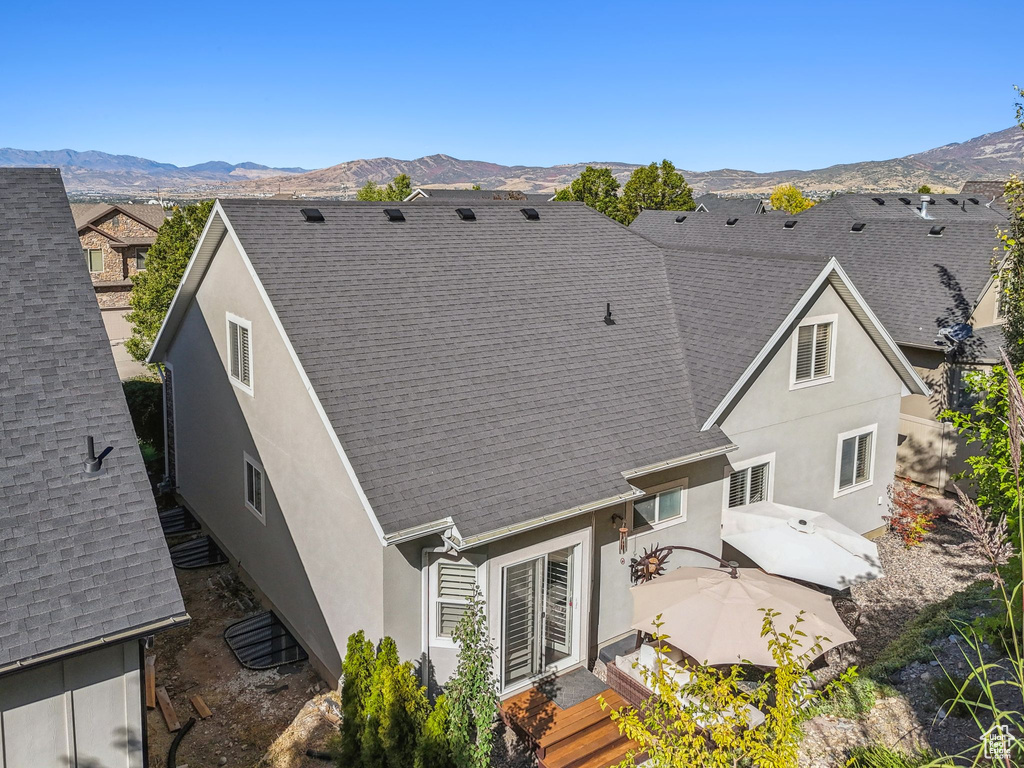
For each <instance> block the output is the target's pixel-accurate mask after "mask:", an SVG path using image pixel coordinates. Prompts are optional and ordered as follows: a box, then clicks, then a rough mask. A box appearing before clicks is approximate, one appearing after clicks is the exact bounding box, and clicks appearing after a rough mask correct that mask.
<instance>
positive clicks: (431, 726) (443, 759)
mask: <svg viewBox="0 0 1024 768" xmlns="http://www.w3.org/2000/svg"><path fill="white" fill-rule="evenodd" d="M450 714H451V710H450V708H449V706H448V699H447V697H445V696H443V695H442V696H438V697H437V701H435V702H434V711H433V712H431V713H430V715H429V716H428V717H427V720H426V722H425V723H424V724H423V732H422V734H420V743H419V747H418V748H417V750H416V768H455V758H454V756H453V755H452V747H451V743H450V742H449V741H448V719H449V715H450Z"/></svg>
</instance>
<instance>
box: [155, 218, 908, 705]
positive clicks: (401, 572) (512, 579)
mask: <svg viewBox="0 0 1024 768" xmlns="http://www.w3.org/2000/svg"><path fill="white" fill-rule="evenodd" d="M458 210H459V209H457V208H456V207H455V206H454V205H452V204H451V203H448V202H445V203H432V202H430V201H423V202H419V203H417V204H416V205H405V206H404V207H402V208H401V209H399V208H398V207H397V206H395V205H394V204H391V205H389V204H387V203H383V204H382V203H361V202H337V203H335V202H320V203H318V209H317V210H316V211H312V210H309V209H308V208H307V209H306V210H301V204H299V203H294V202H292V203H288V202H285V201H282V202H277V201H266V200H263V201H254V200H245V201H218V202H217V203H216V204H215V206H214V209H213V212H212V214H211V218H210V221H209V222H208V224H207V227H206V230H205V232H204V234H203V236H202V238H201V240H200V242H199V244H198V245H197V248H196V251H195V253H194V255H193V257H192V259H191V261H190V263H189V266H188V269H187V271H186V273H185V276H184V278H183V281H182V284H181V287H180V288H179V291H178V293H177V295H176V296H175V298H174V301H173V303H172V305H171V308H170V310H169V312H168V316H167V319H166V321H165V323H164V326H163V328H162V329H161V331H160V334H159V336H158V338H157V340H156V342H155V344H154V347H153V351H152V355H151V357H150V360H151V362H159V363H163V364H164V365H165V366H166V368H167V370H166V372H165V375H166V376H167V381H168V382H169V386H168V387H167V389H166V390H165V395H166V398H167V406H168V410H169V412H170V413H172V414H173V425H172V426H173V441H172V444H171V445H169V446H168V454H169V455H170V456H171V457H173V469H172V471H173V475H174V484H175V486H176V489H177V493H178V495H179V498H180V500H181V501H182V503H184V504H185V505H186V506H187V507H188V508H189V509H191V510H192V511H193V512H194V513H195V514H196V516H197V517H198V518H199V519H200V520H201V521H202V522H203V524H204V525H205V526H206V527H207V528H208V529H209V531H210V533H211V534H212V536H213V537H214V538H215V539H216V541H217V542H218V543H219V544H220V545H221V546H222V547H223V548H224V550H225V551H226V552H228V553H229V555H230V557H231V558H232V560H233V561H234V562H236V563H237V565H238V567H239V570H240V571H241V573H242V574H243V576H244V577H245V578H246V579H247V581H249V582H250V583H252V584H254V585H255V587H256V588H257V590H258V592H259V593H261V595H262V597H263V598H264V599H265V601H266V602H267V603H269V604H271V605H273V607H274V608H275V609H276V610H277V612H278V613H279V615H280V616H281V618H282V619H283V621H284V622H285V623H286V625H288V627H289V628H290V629H291V631H292V632H293V633H294V634H295V635H296V637H298V638H299V639H300V640H301V642H302V643H303V645H304V646H305V647H306V649H307V650H308V651H309V653H310V656H311V658H312V659H313V660H314V663H315V664H316V665H317V666H318V668H319V669H320V670H321V671H322V672H323V673H324V674H325V675H326V676H327V677H328V678H329V679H333V680H336V679H337V678H338V677H339V675H340V673H341V658H342V654H343V653H344V648H345V643H346V639H347V637H348V635H349V634H350V633H352V632H354V631H356V630H359V629H362V630H365V631H366V633H367V634H368V636H369V637H371V638H377V637H380V636H382V635H384V634H388V635H391V636H392V637H394V638H395V640H396V641H397V643H398V647H399V650H400V653H401V654H402V656H403V657H405V658H420V659H423V660H425V661H426V664H425V665H424V672H425V679H430V677H431V676H433V678H434V679H436V680H437V681H440V682H444V681H445V680H447V679H448V677H449V675H450V674H451V672H452V670H453V668H454V664H455V661H456V650H455V644H454V642H453V640H452V628H453V626H454V624H455V622H457V620H458V618H459V616H460V615H461V614H462V612H463V610H464V606H465V601H466V597H467V595H468V594H469V593H470V592H471V590H472V589H473V587H474V585H476V586H478V587H479V588H480V589H481V590H482V591H483V594H484V595H485V599H486V603H487V612H488V617H489V624H490V629H491V633H492V636H493V640H494V642H495V644H496V647H497V649H498V658H497V671H498V674H499V677H500V685H501V691H502V693H503V694H510V693H512V692H514V691H515V690H517V689H521V688H523V687H524V686H527V685H529V684H530V683H532V682H534V681H536V680H537V679H538V677H539V676H540V675H542V674H544V673H545V672H550V671H552V670H564V669H566V668H568V667H572V666H576V665H582V664H586V663H588V662H589V661H592V660H593V659H594V658H595V657H596V655H597V653H598V649H599V648H600V647H603V646H605V645H607V644H608V643H610V642H613V641H616V640H619V639H621V638H623V637H625V636H628V635H629V634H630V632H631V631H630V629H629V624H630V607H629V605H630V601H629V594H628V589H629V586H630V582H629V577H628V572H629V560H630V558H631V557H634V556H636V555H638V554H640V553H641V552H642V550H643V549H644V548H645V547H649V546H651V545H653V544H654V543H660V544H663V545H667V544H686V545H691V546H696V547H700V548H702V549H705V550H707V551H709V552H712V553H714V554H716V555H717V554H719V553H720V552H721V551H722V540H721V521H722V514H723V509H726V508H730V507H735V506H743V505H746V504H749V503H754V502H757V501H758V500H762V499H765V500H768V501H771V502H773V503H779V504H791V505H794V506H798V507H804V508H810V509H816V510H821V511H825V512H827V513H830V514H833V515H834V516H835V517H836V518H838V519H840V520H841V521H842V522H844V523H845V524H847V525H849V526H851V527H853V528H855V529H856V530H857V531H861V532H871V531H874V530H877V529H879V528H880V527H881V526H882V525H883V521H882V515H883V514H885V512H886V507H885V504H884V500H885V494H886V491H885V489H886V486H887V485H888V483H890V482H891V479H892V476H893V469H894V466H895V454H896V441H897V432H898V426H899V409H900V400H901V397H902V395H903V394H904V393H916V394H920V395H924V394H926V393H927V387H926V386H925V385H924V383H923V382H922V381H921V380H920V379H919V378H918V377H917V375H916V374H915V372H914V370H913V368H912V367H911V365H910V364H909V362H907V360H906V359H905V358H904V357H903V355H902V354H901V353H900V351H899V349H898V347H897V346H896V345H895V344H894V343H893V342H892V341H891V339H890V338H889V337H888V335H887V333H886V332H885V330H884V329H883V328H882V327H881V325H880V324H879V323H878V322H877V320H876V319H875V317H874V315H873V314H872V313H871V311H870V309H869V308H868V307H867V305H866V304H865V303H864V302H863V301H862V300H861V298H860V296H859V294H858V293H857V292H856V289H855V288H854V287H853V285H852V283H851V282H850V281H849V280H848V278H847V277H846V275H845V273H844V272H843V271H842V269H841V268H840V267H839V265H838V264H837V263H835V262H830V263H827V264H823V263H819V262H818V261H817V260H813V259H792V260H787V261H786V262H785V263H784V264H780V263H778V262H777V260H775V259H766V260H763V263H762V264H761V265H760V267H758V268H756V269H751V266H750V264H749V262H748V261H747V260H746V259H734V260H732V261H730V262H729V263H728V264H727V265H726V264H722V265H721V266H722V268H721V269H719V268H718V265H717V263H716V261H715V259H713V258H710V257H708V256H707V255H702V254H686V253H682V252H678V253H677V252H673V251H666V250H663V249H661V248H659V247H657V246H655V245H653V244H652V243H650V242H649V241H648V240H646V239H645V238H643V237H639V236H637V235H636V234H634V233H633V232H631V231H630V230H628V229H626V228H624V227H622V226H621V225H619V224H618V223H616V222H614V221H612V220H610V219H608V218H607V217H605V216H603V215H601V214H600V213H597V212H596V211H594V210H592V209H590V208H587V207H585V206H584V205H582V204H579V203H551V204H536V205H534V206H530V207H523V208H522V209H520V207H519V206H513V205H509V204H507V203H505V202H486V201H480V202H477V203H474V204H473V206H472V209H471V211H470V212H467V211H465V210H462V212H461V214H460V213H459V212H458ZM695 215H707V214H695ZM620 528H625V529H626V531H625V533H624V534H622V535H623V536H624V538H623V540H622V542H621V543H620ZM684 563H691V564H710V561H707V560H705V559H703V558H702V557H701V556H699V555H696V554H692V555H689V554H687V555H674V556H673V558H672V564H673V565H679V564H684Z"/></svg>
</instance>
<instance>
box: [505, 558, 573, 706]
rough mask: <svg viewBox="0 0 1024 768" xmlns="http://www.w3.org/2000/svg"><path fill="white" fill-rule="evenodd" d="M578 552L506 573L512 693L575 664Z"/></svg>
mask: <svg viewBox="0 0 1024 768" xmlns="http://www.w3.org/2000/svg"><path fill="white" fill-rule="evenodd" d="M575 560H576V547H569V548H567V549H559V550H556V551H554V552H549V553H547V554H545V555H541V556H540V557H535V558H532V559H530V560H525V561H523V562H520V563H516V564H514V565H509V566H506V567H505V568H504V571H503V575H502V592H503V594H502V598H503V600H502V605H503V606H504V607H503V615H502V654H501V656H502V681H503V683H504V686H505V687H506V688H507V687H509V686H511V685H515V684H516V683H518V682H522V681H525V680H529V679H530V678H533V677H536V676H538V675H540V674H541V673H542V672H544V670H545V669H547V668H548V667H550V666H551V665H553V664H557V663H558V662H560V661H563V660H564V659H571V658H572V657H573V653H574V647H573V646H574V643H573V637H574V632H575V629H576V626H575V625H576V622H577V620H578V619H577V616H576V612H577V607H578V604H579V601H578V600H576V599H575V591H576V579H575V573H574V569H575V565H576V563H575Z"/></svg>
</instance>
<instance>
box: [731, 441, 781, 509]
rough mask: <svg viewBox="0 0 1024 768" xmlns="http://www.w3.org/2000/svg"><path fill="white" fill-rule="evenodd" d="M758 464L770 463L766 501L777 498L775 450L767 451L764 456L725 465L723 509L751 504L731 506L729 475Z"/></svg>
mask: <svg viewBox="0 0 1024 768" xmlns="http://www.w3.org/2000/svg"><path fill="white" fill-rule="evenodd" d="M758 464H767V465H768V493H767V498H766V499H765V501H773V500H774V499H775V452H774V451H773V452H772V453H766V454H764V455H763V456H755V457H754V458H752V459H745V460H743V461H735V462H732V463H731V464H727V465H726V467H725V481H724V482H723V483H722V511H723V512H724V511H725V510H727V509H743V507H748V506H750V505H749V504H740V505H739V506H738V507H730V506H729V476H730V475H731V474H732V473H733V472H739V471H740V470H742V469H750V467H755V466H757V465H758Z"/></svg>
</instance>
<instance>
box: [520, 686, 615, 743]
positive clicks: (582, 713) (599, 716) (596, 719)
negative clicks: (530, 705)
mask: <svg viewBox="0 0 1024 768" xmlns="http://www.w3.org/2000/svg"><path fill="white" fill-rule="evenodd" d="M601 697H603V698H604V699H605V701H606V702H607V703H608V706H609V707H611V708H612V709H617V708H618V707H621V706H623V705H624V704H625V703H626V702H625V701H624V700H623V699H622V697H620V696H619V695H618V694H617V693H615V692H614V691H611V690H608V691H604V692H603V693H602V694H600V695H599V696H592V697H591V698H589V699H587V700H586V701H584V702H582V703H581V704H577V705H576V706H575V707H571V708H570V709H567V710H564V711H563V712H561V713H560V715H559V716H558V717H556V718H555V720H554V722H553V723H552V724H551V727H550V728H549V729H548V730H547V731H546V732H545V733H544V734H542V735H541V736H540V738H539V739H537V747H538V750H539V753H540V755H541V756H543V755H544V754H545V753H546V752H547V751H549V750H551V749H554V748H555V747H556V746H557V745H558V744H559V743H561V742H563V741H566V740H568V739H574V738H576V737H577V736H578V735H579V734H581V733H584V732H586V731H588V730H590V729H591V728H593V727H594V726H596V725H601V724H602V723H609V724H611V717H610V715H609V713H608V712H606V711H604V710H603V709H602V708H601Z"/></svg>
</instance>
